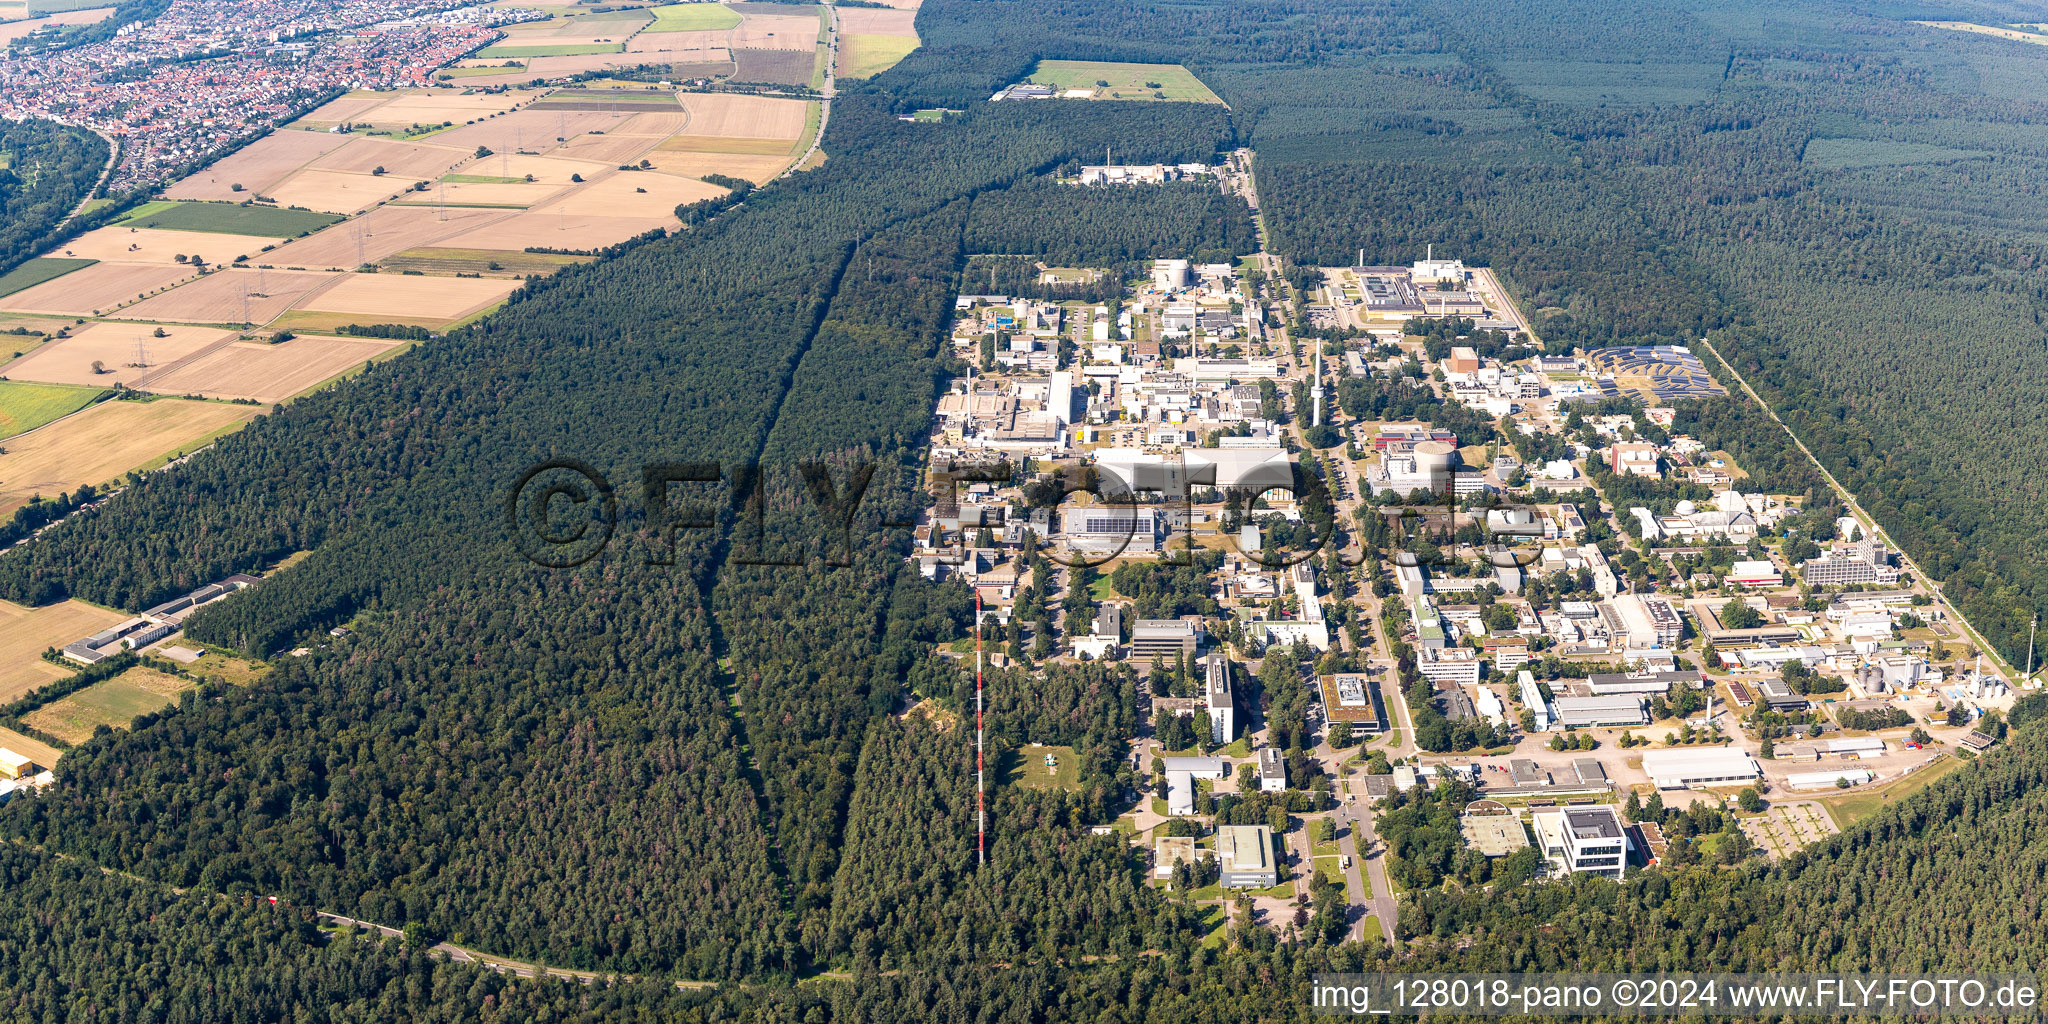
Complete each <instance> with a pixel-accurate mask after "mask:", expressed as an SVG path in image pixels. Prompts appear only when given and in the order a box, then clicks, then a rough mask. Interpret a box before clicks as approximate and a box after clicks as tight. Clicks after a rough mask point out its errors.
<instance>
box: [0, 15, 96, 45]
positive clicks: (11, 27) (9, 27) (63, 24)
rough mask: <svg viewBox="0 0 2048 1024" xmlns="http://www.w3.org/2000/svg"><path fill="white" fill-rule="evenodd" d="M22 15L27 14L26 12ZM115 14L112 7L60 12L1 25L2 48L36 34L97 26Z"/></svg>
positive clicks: (0, 38) (0, 39) (0, 42)
mask: <svg viewBox="0 0 2048 1024" xmlns="http://www.w3.org/2000/svg"><path fill="white" fill-rule="evenodd" d="M21 13H23V14H26V13H27V12H26V11H25V10H24V11H22V12H21ZM113 13H114V8H112V7H93V8H89V9H87V10H83V11H59V12H57V13H55V14H46V15H43V16H42V17H40V18H21V19H20V20H11V21H8V22H7V23H6V24H4V25H0V46H6V45H8V44H10V43H12V42H14V41H15V40H17V39H26V38H28V37H29V36H30V35H33V34H34V33H36V32H42V31H49V30H56V31H59V32H61V31H63V30H64V29H66V28H72V27H76V26H79V25H97V24H99V23H100V22H102V21H105V20H107V18H109V17H111V16H112V15H113Z"/></svg>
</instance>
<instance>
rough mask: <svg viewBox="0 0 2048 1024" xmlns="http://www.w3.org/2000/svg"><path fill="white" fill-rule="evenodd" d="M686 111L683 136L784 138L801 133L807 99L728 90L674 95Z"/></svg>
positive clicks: (805, 117)
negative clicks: (745, 93)
mask: <svg viewBox="0 0 2048 1024" xmlns="http://www.w3.org/2000/svg"><path fill="white" fill-rule="evenodd" d="M677 98H678V99H679V100H681V101H682V104H683V109H684V110H687V111H689V114H690V123H689V127H688V129H686V130H685V131H684V133H683V134H684V135H686V136H700V137H701V136H713V137H718V138H747V139H787V140H789V141H791V142H794V141H796V139H797V138H799V137H800V136H802V135H803V131H804V124H805V122H806V119H807V118H808V116H809V113H810V107H811V103H810V101H808V100H792V99H778V98H775V97H771V96H740V95H734V94H730V93H683V94H681V95H680V96H678V97H677Z"/></svg>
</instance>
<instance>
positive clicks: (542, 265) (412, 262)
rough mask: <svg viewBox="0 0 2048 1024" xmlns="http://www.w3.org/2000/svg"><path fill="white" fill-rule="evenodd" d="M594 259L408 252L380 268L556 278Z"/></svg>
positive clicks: (429, 250)
mask: <svg viewBox="0 0 2048 1024" xmlns="http://www.w3.org/2000/svg"><path fill="white" fill-rule="evenodd" d="M591 259H592V257H589V256H571V255H566V254H563V253H550V252H507V251H504V250H502V249H434V248H422V249H407V250H405V251H404V252H401V253H397V254H395V255H391V256H386V257H385V258H383V259H382V260H379V261H378V262H377V265H378V266H379V267H381V268H383V269H384V270H387V271H397V272H403V271H407V270H417V271H420V272H421V273H426V274H511V275H518V276H520V277H524V276H526V275H528V274H542V275H546V274H552V273H554V272H555V271H557V270H560V269H562V268H563V267H567V266H573V265H575V264H578V263H588V262H590V261H591Z"/></svg>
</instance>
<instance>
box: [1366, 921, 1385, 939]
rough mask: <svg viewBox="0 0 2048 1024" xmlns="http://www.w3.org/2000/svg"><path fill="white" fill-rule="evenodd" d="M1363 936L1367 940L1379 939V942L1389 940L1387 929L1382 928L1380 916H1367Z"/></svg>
mask: <svg viewBox="0 0 2048 1024" xmlns="http://www.w3.org/2000/svg"><path fill="white" fill-rule="evenodd" d="M1362 937H1363V938H1364V939H1365V941H1367V942H1375V941H1377V942H1385V941H1387V933H1386V931H1385V930H1383V929H1382V928H1380V919H1379V918H1377V917H1368V918H1366V919H1365V925H1364V932H1363V935H1362Z"/></svg>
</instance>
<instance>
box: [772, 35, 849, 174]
mask: <svg viewBox="0 0 2048 1024" xmlns="http://www.w3.org/2000/svg"><path fill="white" fill-rule="evenodd" d="M838 64H839V11H838V9H837V8H835V7H834V6H833V5H831V4H826V5H825V88H823V89H821V90H819V93H818V94H819V95H820V96H822V97H824V98H823V99H822V100H820V101H819V102H818V134H816V135H813V136H811V148H809V149H806V150H804V155H803V156H800V157H798V158H797V159H796V161H795V162H794V163H792V164H790V165H789V168H788V169H787V170H785V171H783V172H782V174H781V177H785V178H786V177H789V176H790V175H792V174H795V173H796V172H797V171H799V170H801V169H803V166H804V165H805V164H807V163H810V162H811V157H813V156H816V155H817V153H818V147H820V146H822V145H824V144H825V126H826V125H829V124H831V123H832V94H833V82H834V73H835V72H836V71H837V70H838Z"/></svg>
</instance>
